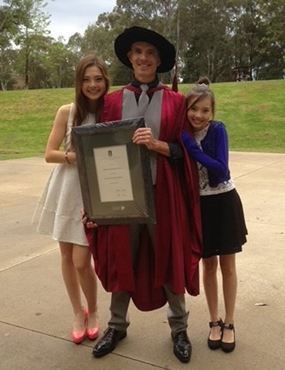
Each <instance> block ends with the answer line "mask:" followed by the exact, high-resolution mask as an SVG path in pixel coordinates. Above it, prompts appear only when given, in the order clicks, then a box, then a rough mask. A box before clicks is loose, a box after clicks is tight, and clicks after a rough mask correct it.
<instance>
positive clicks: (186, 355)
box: [172, 330, 192, 362]
mask: <svg viewBox="0 0 285 370" xmlns="http://www.w3.org/2000/svg"><path fill="white" fill-rule="evenodd" d="M172 340H173V344H174V345H173V352H174V354H175V356H176V357H177V358H178V360H179V361H181V362H189V361H190V358H191V353H192V346H191V343H190V340H189V338H188V335H187V333H186V330H184V331H180V332H179V333H177V334H175V335H172Z"/></svg>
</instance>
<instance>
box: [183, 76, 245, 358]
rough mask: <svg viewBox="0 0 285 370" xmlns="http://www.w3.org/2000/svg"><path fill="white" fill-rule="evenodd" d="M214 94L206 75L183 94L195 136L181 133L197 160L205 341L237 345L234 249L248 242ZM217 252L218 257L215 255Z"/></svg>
mask: <svg viewBox="0 0 285 370" xmlns="http://www.w3.org/2000/svg"><path fill="white" fill-rule="evenodd" d="M214 113H215V98H214V94H213V92H212V91H211V90H210V89H209V80H208V79H207V78H202V79H200V80H199V81H198V82H197V84H196V87H194V89H193V90H191V91H190V93H189V94H188V96H187V118H188V120H189V123H190V125H191V127H192V130H193V132H194V139H195V140H194V139H193V138H192V137H191V136H190V135H188V134H187V133H185V132H184V133H183V142H184V145H185V147H186V149H187V152H188V154H189V155H191V156H192V157H193V158H194V159H195V160H196V161H197V162H198V163H197V164H198V170H199V181H200V199H201V215H202V230H203V245H204V251H203V283H204V289H205V294H206V299H207V303H208V308H209V313H210V323H209V326H210V333H209V337H208V346H209V347H210V348H211V349H217V348H220V347H221V348H222V350H223V351H225V352H231V351H233V350H234V348H235V328H234V309H235V302H236V294H237V273H236V258H235V254H236V253H237V252H241V250H242V245H243V244H244V243H246V235H247V229H246V225H245V220H244V214H243V208H242V204H241V201H240V198H239V195H238V193H237V191H236V189H235V186H234V183H233V181H232V179H231V177H230V171H229V166H228V157H229V149H228V135H227V132H226V128H225V126H224V124H223V123H222V122H218V121H213V117H214ZM218 256H219V257H218ZM218 262H219V263H220V268H221V272H222V281H223V295H224V305H225V318H224V320H222V319H221V318H220V315H219V312H218V279H217V268H218Z"/></svg>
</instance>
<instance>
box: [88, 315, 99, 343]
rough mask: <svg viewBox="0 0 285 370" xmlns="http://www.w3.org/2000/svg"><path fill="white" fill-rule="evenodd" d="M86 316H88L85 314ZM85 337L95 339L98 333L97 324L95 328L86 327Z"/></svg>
mask: <svg viewBox="0 0 285 370" xmlns="http://www.w3.org/2000/svg"><path fill="white" fill-rule="evenodd" d="M87 318H88V316H87ZM86 332H87V337H88V339H89V340H95V339H96V338H97V337H98V335H99V326H96V327H95V328H88V327H87V330H86Z"/></svg>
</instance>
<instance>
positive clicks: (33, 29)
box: [15, 0, 50, 88]
mask: <svg viewBox="0 0 285 370" xmlns="http://www.w3.org/2000/svg"><path fill="white" fill-rule="evenodd" d="M20 4H21V12H22V13H21V19H20V26H19V32H18V34H17V37H16V39H15V43H16V45H17V46H18V47H20V48H21V51H22V53H21V54H20V55H21V56H22V57H23V60H22V62H23V66H22V68H23V72H24V76H25V84H26V88H29V73H30V64H29V63H30V55H31V52H32V51H33V50H34V49H35V48H37V40H38V39H39V38H37V37H36V36H46V35H48V34H49V33H50V31H48V30H47V26H48V25H49V18H50V15H48V14H45V13H44V12H43V11H42V8H44V7H45V6H46V5H47V3H44V0H22V1H21V2H20Z"/></svg>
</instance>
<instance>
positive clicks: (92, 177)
mask: <svg viewBox="0 0 285 370" xmlns="http://www.w3.org/2000/svg"><path fill="white" fill-rule="evenodd" d="M139 127H144V119H143V118H137V119H127V120H121V121H112V122H105V123H96V124H94V125H93V124H92V125H84V126H78V127H73V129H72V137H73V142H74V148H75V152H76V158H77V165H78V172H79V179H80V186H81V192H82V198H83V205H84V210H85V213H86V216H87V217H88V218H89V219H90V220H91V221H93V222H96V223H97V224H98V225H116V224H130V223H147V222H151V223H155V222H156V217H155V208H154V198H153V185H152V179H151V170H150V159H149V151H148V149H147V148H146V147H145V146H144V145H136V144H133V142H132V137H133V134H134V132H135V130H136V129H137V128H139Z"/></svg>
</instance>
